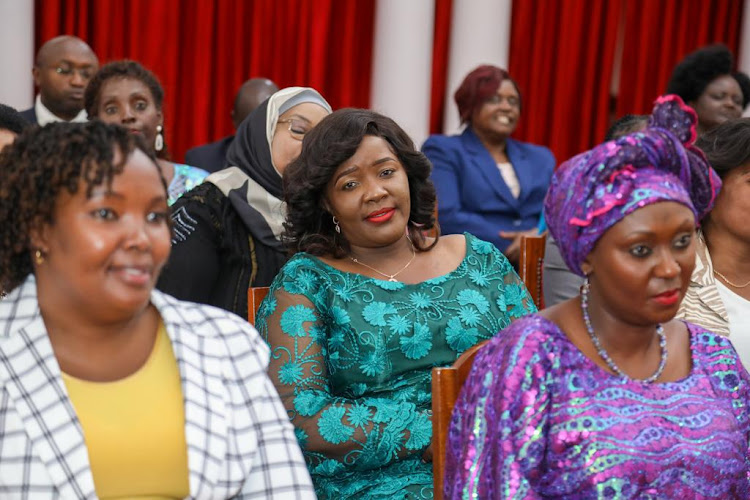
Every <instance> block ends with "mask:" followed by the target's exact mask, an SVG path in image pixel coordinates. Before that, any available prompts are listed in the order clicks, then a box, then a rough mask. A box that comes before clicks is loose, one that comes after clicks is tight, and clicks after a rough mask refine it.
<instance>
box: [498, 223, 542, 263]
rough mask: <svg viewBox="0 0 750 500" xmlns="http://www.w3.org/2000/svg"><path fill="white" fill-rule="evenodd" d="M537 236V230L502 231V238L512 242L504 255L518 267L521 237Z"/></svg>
mask: <svg viewBox="0 0 750 500" xmlns="http://www.w3.org/2000/svg"><path fill="white" fill-rule="evenodd" d="M537 234H538V230H537V229H536V228H534V229H528V230H526V231H500V237H501V238H505V239H506V240H510V245H508V248H506V249H505V252H503V253H504V254H505V256H506V257H508V260H509V261H510V263H511V264H513V265H514V266H518V260H519V259H520V257H521V237H522V236H536V235H537Z"/></svg>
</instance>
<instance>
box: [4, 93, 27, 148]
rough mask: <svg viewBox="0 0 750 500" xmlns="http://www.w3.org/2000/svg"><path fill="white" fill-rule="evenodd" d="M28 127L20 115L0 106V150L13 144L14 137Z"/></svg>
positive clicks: (11, 109)
mask: <svg viewBox="0 0 750 500" xmlns="http://www.w3.org/2000/svg"><path fill="white" fill-rule="evenodd" d="M28 126H29V123H28V122H27V121H26V120H24V118H23V117H22V116H21V113H19V112H18V111H16V110H15V109H13V108H11V107H10V106H6V105H5V104H0V150H2V149H3V148H4V147H5V146H8V145H9V144H13V141H15V140H16V137H18V135H19V134H20V133H21V132H23V129H25V128H26V127H28Z"/></svg>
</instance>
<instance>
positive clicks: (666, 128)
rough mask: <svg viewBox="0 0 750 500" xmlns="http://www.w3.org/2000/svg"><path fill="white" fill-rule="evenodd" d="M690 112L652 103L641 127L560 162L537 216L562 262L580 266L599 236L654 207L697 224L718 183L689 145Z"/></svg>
mask: <svg viewBox="0 0 750 500" xmlns="http://www.w3.org/2000/svg"><path fill="white" fill-rule="evenodd" d="M697 121H698V119H697V117H696V115H695V111H693V110H692V109H691V108H689V107H688V106H686V105H685V104H684V103H683V102H682V99H680V98H679V97H678V96H676V95H668V96H662V97H660V98H658V99H657V100H656V103H655V105H654V111H653V113H652V114H651V118H650V119H649V122H648V126H647V127H646V129H645V130H643V131H642V132H635V133H633V134H630V135H626V136H623V137H620V138H618V139H615V140H614V141H609V142H605V143H603V144H600V145H599V146H596V147H595V148H594V149H592V150H590V151H586V152H585V153H581V154H579V155H578V156H574V157H573V158H571V159H570V160H568V161H566V162H565V163H563V164H562V165H560V167H559V168H558V169H557V171H556V172H555V175H554V176H553V177H552V183H551V185H550V188H549V191H548V192H547V197H546V199H545V200H544V217H545V219H546V221H547V225H548V227H549V231H550V233H552V236H553V237H554V238H555V241H557V244H558V246H559V248H560V252H561V253H562V256H563V259H564V260H565V263H566V264H567V265H568V268H570V270H571V271H573V272H574V273H576V274H578V275H580V276H583V271H582V270H581V264H583V261H584V260H585V259H586V257H587V256H588V254H589V253H590V252H591V250H593V249H594V245H596V242H597V241H598V240H599V238H600V237H601V236H602V234H604V232H605V231H606V230H607V229H609V228H610V227H612V226H613V225H614V224H615V223H617V222H618V221H620V220H621V219H622V218H623V217H625V216H626V215H628V214H629V213H631V212H633V211H634V210H637V209H638V208H641V207H644V206H646V205H650V204H652V203H657V202H660V201H676V202H678V203H682V204H683V205H686V206H687V207H689V208H690V209H691V210H692V211H693V213H694V214H695V219H696V223H698V222H699V221H700V220H701V219H702V218H703V216H704V215H705V214H706V213H708V211H709V210H711V207H712V206H713V204H714V200H715V198H716V194H717V193H718V192H719V188H720V187H721V181H720V180H719V176H718V175H716V172H714V170H713V169H712V168H711V166H710V165H709V164H708V161H707V160H706V158H705V156H704V155H703V152H702V151H700V150H699V149H698V148H696V147H695V146H693V142H695V136H696V134H695V124H696V123H697Z"/></svg>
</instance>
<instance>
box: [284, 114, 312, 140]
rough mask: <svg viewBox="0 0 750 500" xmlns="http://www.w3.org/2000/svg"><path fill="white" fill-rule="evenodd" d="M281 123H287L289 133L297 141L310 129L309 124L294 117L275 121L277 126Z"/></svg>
mask: <svg viewBox="0 0 750 500" xmlns="http://www.w3.org/2000/svg"><path fill="white" fill-rule="evenodd" d="M281 123H288V124H289V127H288V130H289V135H291V136H292V139H296V140H298V141H301V140H302V139H304V138H305V134H307V133H308V132H309V131H310V130H309V129H310V125H309V124H308V123H306V122H304V121H302V120H298V119H296V118H290V119H288V120H279V121H278V122H276V125H277V126H278V125H279V124H281Z"/></svg>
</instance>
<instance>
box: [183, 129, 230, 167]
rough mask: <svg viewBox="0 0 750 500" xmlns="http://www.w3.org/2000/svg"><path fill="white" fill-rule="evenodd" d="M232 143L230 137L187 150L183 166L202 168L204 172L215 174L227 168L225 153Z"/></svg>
mask: <svg viewBox="0 0 750 500" xmlns="http://www.w3.org/2000/svg"><path fill="white" fill-rule="evenodd" d="M232 141H234V136H233V135H230V136H229V137H225V138H223V139H220V140H218V141H216V142H212V143H210V144H204V145H203V146H197V147H194V148H191V149H188V150H187V153H185V164H186V165H190V166H193V167H198V168H202V169H203V170H205V171H206V172H209V173H212V172H217V171H219V170H221V169H223V168H224V167H226V166H227V151H228V150H229V146H230V145H231V144H232Z"/></svg>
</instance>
